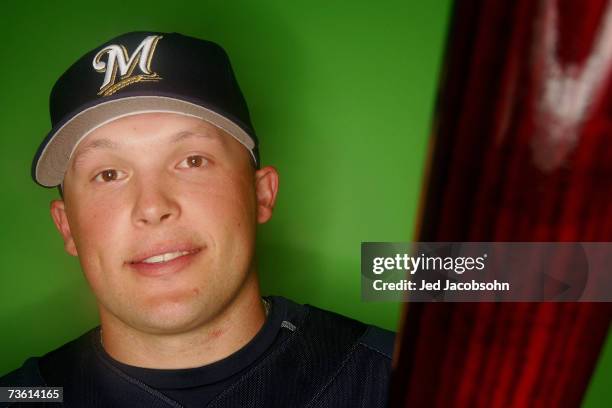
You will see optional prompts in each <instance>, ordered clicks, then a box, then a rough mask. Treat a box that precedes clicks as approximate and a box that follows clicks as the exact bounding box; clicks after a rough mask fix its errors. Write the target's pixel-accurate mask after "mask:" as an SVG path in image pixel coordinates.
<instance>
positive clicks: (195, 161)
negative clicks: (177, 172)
mask: <svg viewBox="0 0 612 408" xmlns="http://www.w3.org/2000/svg"><path fill="white" fill-rule="evenodd" d="M206 163H208V160H206V159H205V158H204V157H202V156H198V155H194V156H189V157H187V158H186V159H185V160H183V161H182V162H180V163H179V165H178V166H177V167H179V168H181V169H187V168H190V167H203V166H205V165H206Z"/></svg>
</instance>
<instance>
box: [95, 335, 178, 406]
mask: <svg viewBox="0 0 612 408" xmlns="http://www.w3.org/2000/svg"><path fill="white" fill-rule="evenodd" d="M95 338H96V336H95V335H94V336H93V337H92V342H93V343H94V352H95V353H96V355H97V357H98V358H99V359H100V361H102V363H104V365H106V366H107V367H108V368H110V369H111V371H113V372H114V373H115V374H117V375H118V376H119V377H121V378H122V379H123V380H125V381H127V382H129V383H130V384H132V385H135V386H137V387H138V388H140V389H142V390H143V391H145V392H147V393H148V394H149V395H151V396H153V397H155V398H158V399H160V400H162V401H163V402H165V403H166V404H168V405H170V406H172V407H175V408H184V407H183V406H182V405H181V404H179V403H178V402H177V401H174V400H173V399H171V398H169V397H167V396H166V395H164V394H162V393H161V392H159V391H157V390H155V389H153V388H151V387H149V386H148V385H147V384H145V383H143V382H142V381H139V380H137V379H136V378H133V377H130V376H129V375H127V374H126V373H124V372H123V371H121V370H119V369H118V368H117V367H115V366H114V365H112V364H110V363H109V362H108V361H106V360H105V359H104V357H102V356H101V355H100V351H99V350H98V348H97V347H96V346H97V344H96V340H95Z"/></svg>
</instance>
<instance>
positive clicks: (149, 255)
mask: <svg viewBox="0 0 612 408" xmlns="http://www.w3.org/2000/svg"><path fill="white" fill-rule="evenodd" d="M202 249H204V247H194V246H193V245H192V244H183V245H176V244H174V245H173V244H170V245H157V246H154V247H152V248H151V249H149V250H147V251H144V252H141V253H140V254H138V255H137V256H136V257H135V258H134V259H133V260H131V261H128V262H126V264H127V265H128V266H129V267H130V269H132V270H133V271H136V272H138V273H139V274H140V275H141V276H146V277H157V276H167V275H170V274H174V273H177V272H179V271H181V270H183V269H184V268H186V267H187V266H188V265H190V264H191V263H192V262H194V260H195V259H196V257H197V256H198V253H199V252H200V251H202Z"/></svg>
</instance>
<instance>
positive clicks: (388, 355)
mask: <svg viewBox="0 0 612 408" xmlns="http://www.w3.org/2000/svg"><path fill="white" fill-rule="evenodd" d="M372 330H373V328H372V327H368V330H366V332H365V333H364V334H363V335H362V336H361V338H360V339H359V344H361V345H362V346H365V347H367V348H369V349H370V350H373V351H376V352H377V353H379V354H382V355H383V356H385V357H387V358H392V357H391V355H390V354H387V353H385V352H384V351H382V350H379V349H378V348H376V347H374V346H372V345H371V344H368V343H366V342H364V341H363V338H364V337H366V336H367V335H368V334H369V333H370V332H371V331H372Z"/></svg>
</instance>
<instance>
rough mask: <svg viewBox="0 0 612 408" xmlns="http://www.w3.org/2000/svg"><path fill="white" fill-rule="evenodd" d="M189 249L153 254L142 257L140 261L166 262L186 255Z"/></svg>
mask: <svg viewBox="0 0 612 408" xmlns="http://www.w3.org/2000/svg"><path fill="white" fill-rule="evenodd" d="M189 253H190V252H189V251H178V252H167V253H165V254H161V255H155V256H152V257H150V258H147V259H143V260H142V261H140V262H144V263H149V264H152V263H160V262H168V261H171V260H173V259H175V258H178V257H179V256H183V255H187V254H189Z"/></svg>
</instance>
